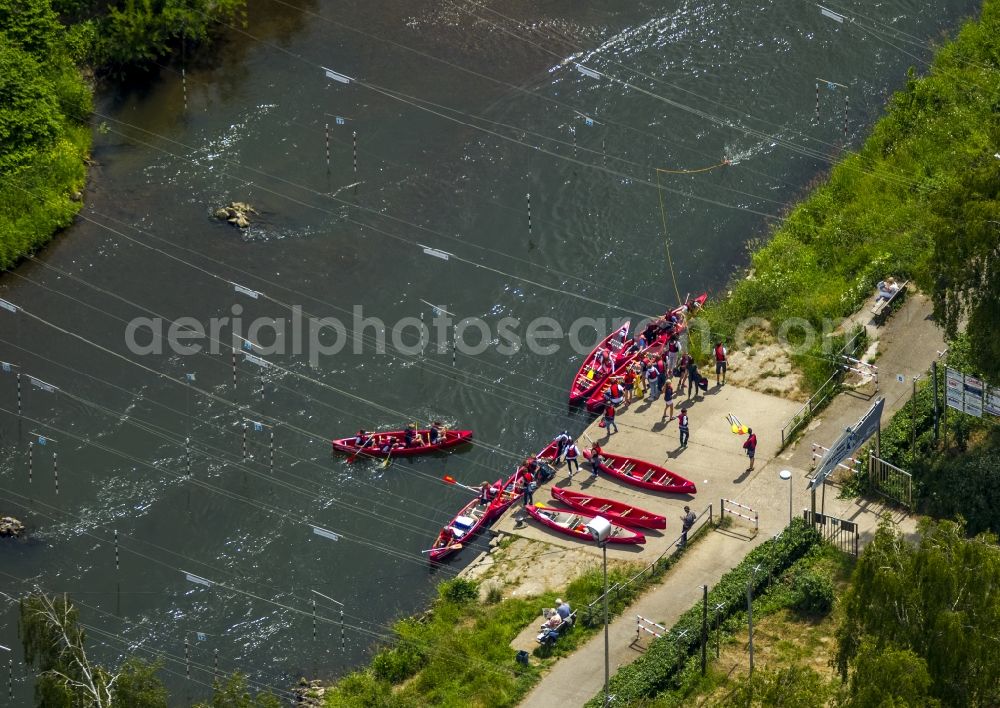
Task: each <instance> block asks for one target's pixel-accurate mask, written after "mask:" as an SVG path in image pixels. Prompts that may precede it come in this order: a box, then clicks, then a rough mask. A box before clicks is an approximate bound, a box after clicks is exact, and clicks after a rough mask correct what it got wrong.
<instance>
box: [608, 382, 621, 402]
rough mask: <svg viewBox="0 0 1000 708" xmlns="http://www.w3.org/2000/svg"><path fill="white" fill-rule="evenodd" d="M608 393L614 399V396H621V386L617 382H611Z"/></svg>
mask: <svg viewBox="0 0 1000 708" xmlns="http://www.w3.org/2000/svg"><path fill="white" fill-rule="evenodd" d="M608 395H609V396H610V397H611V399H612V400H614V399H615V398H621V397H622V395H623V394H622V387H621V386H620V385H618V384H617V383H613V384H611V385H610V386H608Z"/></svg>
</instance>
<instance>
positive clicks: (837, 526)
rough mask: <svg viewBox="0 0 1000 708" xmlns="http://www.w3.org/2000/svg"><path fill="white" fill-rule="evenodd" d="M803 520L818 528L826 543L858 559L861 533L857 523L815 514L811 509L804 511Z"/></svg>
mask: <svg viewBox="0 0 1000 708" xmlns="http://www.w3.org/2000/svg"><path fill="white" fill-rule="evenodd" d="M802 518H803V519H805V520H806V521H807V522H810V521H811V522H812V524H813V526H816V527H817V530H818V531H819V532H820V535H821V536H823V540H824V541H826V542H827V543H829V544H830V545H832V546H834V547H836V548H838V549H839V550H841V551H842V552H844V553H849V554H851V555H852V556H854V557H855V558H857V557H858V546H859V545H860V533H859V531H858V525H857V524H856V523H854V522H853V521H848V520H847V519H838V518H837V517H836V516H830V515H829V514H820V513H819V512H813V511H810V510H809V509H803V511H802Z"/></svg>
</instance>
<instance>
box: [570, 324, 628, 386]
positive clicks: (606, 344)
mask: <svg viewBox="0 0 1000 708" xmlns="http://www.w3.org/2000/svg"><path fill="white" fill-rule="evenodd" d="M631 326H632V322H631V321H629V322H626V323H625V324H623V325H622V326H621V327H619V328H618V329H616V330H615V331H614V332H612V333H611V334H609V335H608V336H607V337H605V338H604V339H602V340H601V341H600V343H599V344H598V345H597V346H596V347H594V349H593V350H592V351H591V352H590V354H588V355H587V357H586V358H585V359H584V360H583V363H582V364H581V365H580V370H579V371H577V372H576V378H574V379H573V384H572V385H571V386H570V387H569V402H570V404H577V403H581V402H582V401H584V400H586V398H587V396H589V395H590V394H591V393H593V391H594V389H595V388H597V387H598V386H600V385H601V384H602V383H603V382H604V381H605V380H606V379H607V378H608V376H610V375H611V371H607V372H605V373H601V372H596V371H595V372H594V377H593V378H588V376H587V372H588V371H590V370H591V369H592V368H593V362H594V355H595V354H596V353H597V350H598V349H601V348H602V347H603V348H610V349H611V350H612V351H613V352H615V359H614V365H615V367H617V366H618V363H619V362H618V359H619V354H618V352H620V351H622V343H623V342H624V341H625V338H626V337H627V336H628V330H629V327H631Z"/></svg>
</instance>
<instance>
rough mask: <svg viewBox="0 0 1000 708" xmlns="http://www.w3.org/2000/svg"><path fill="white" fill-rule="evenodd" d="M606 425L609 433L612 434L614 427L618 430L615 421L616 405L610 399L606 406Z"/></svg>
mask: <svg viewBox="0 0 1000 708" xmlns="http://www.w3.org/2000/svg"><path fill="white" fill-rule="evenodd" d="M604 427H605V428H607V430H608V435H611V429H612V428H614V429H615V430H614V432H616V433H617V432H618V425H617V424H616V423H615V407H614V405H613V404H612V403H611V402H610V401H609V402H608V403H606V404H605V406H604Z"/></svg>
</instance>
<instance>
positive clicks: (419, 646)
mask: <svg viewBox="0 0 1000 708" xmlns="http://www.w3.org/2000/svg"><path fill="white" fill-rule="evenodd" d="M712 528H715V527H714V526H712V525H709V524H705V525H702V526H699V527H698V528H697V530H696V531H695V532H694V533H693V534H692V535H691V537H690V539H689V541H688V546H687V549H684V550H681V549H674V550H672V551H671V552H670V553H669V554H668V555H666V556H665V557H663V558H661V559H660V560H659V561H658V562H657V563H656V564H655V565H654V566H653V567H652V568H646V567H643V566H637V565H634V564H615V565H609V567H608V586H609V587H610V588H615V586H616V585H619V584H620V585H622V587H620V588H618V589H617V590H613V591H611V592H609V593H608V612H609V615H610V616H611V617H612V618H614V617H616V616H618V615H619V614H621V613H622V612H624V611H625V610H626V608H628V606H629V605H631V604H632V602H634V601H635V600H636V599H637V598H638V597H639V596H640V595H641V594H642V593H643V592H645V591H646V590H648V589H650V588H651V587H654V586H655V583H656V582H657V581H658V580H659V579H660V578H662V577H663V575H664V574H665V573H667V572H668V571H669V570H670V568H672V567H673V565H674V564H675V563H676V562H677V561H678V560H679V559H680V558H681V557H682V556H683V555H684V554H685V553H688V552H690V551H691V550H692V549H694V548H696V547H697V545H698V543H699V542H700V541H701V539H702V538H703V537H704V535H705V533H706V532H707V531H708V530H710V529H712ZM640 571H644V572H643V573H642V574H641V576H639V577H638V578H637V577H636V575H637V574H638V573H639V572H640ZM628 581H632V582H628ZM626 583H627V584H626ZM494 588H495V589H494V590H493V591H491V592H489V593H488V594H487V597H486V599H485V601H480V600H479V596H480V593H479V588H478V586H477V584H476V583H474V582H471V581H468V580H464V579H461V578H459V579H455V580H451V581H448V582H445V583H442V584H441V585H439V586H438V597H437V598H436V600H435V601H434V603H433V605H432V607H431V609H430V610H428V611H427V612H426V613H424V614H423V615H421V616H418V617H410V618H406V619H403V620H400V621H399V622H397V623H396V624H395V625H394V626H393V633H394V635H395V638H394V640H393V641H392V642H390V643H388V644H387V645H386V646H385V647H384V648H382V649H381V650H380V651H379V652H378V653H377V654H376V655H375V656H374V657H373V658H372V661H371V662H370V664H369V665H368V666H367V667H365V668H363V669H360V670H358V671H355V672H353V673H351V674H349V675H347V676H345V677H344V678H342V679H341V680H340V681H338V682H337V684H336V685H335V686H334V687H333V688H332V689H330V690H328V691H327V692H326V693H325V695H324V700H325V705H326V706H328V707H329V708H348V706H350V707H351V708H358V707H361V706H371V707H372V708H374V707H375V706H379V707H382V706H391V707H393V708H411V707H412V708H417V707H418V706H420V707H423V706H483V708H487V707H488V708H503V707H504V706H513V705H516V704H517V703H518V702H519V701H520V699H521V698H523V697H524V696H525V695H526V694H527V693H528V691H529V690H530V689H531V688H532V686H534V685H535V683H537V681H538V680H539V678H541V674H542V672H543V671H544V670H545V669H546V668H547V667H548V666H550V665H551V664H552V663H553V662H554V661H555V660H556V659H558V657H560V656H566V655H567V654H570V653H572V652H573V651H574V650H575V649H576V648H577V647H579V646H580V645H581V644H583V643H584V642H586V641H587V640H588V639H590V638H591V637H593V636H594V635H595V634H596V633H598V632H599V631H600V630H601V628H602V627H603V620H604V615H603V605H602V604H601V603H599V602H598V603H596V605H595V607H594V609H593V610H591V609H589V608H588V605H589V604H590V603H592V602H594V601H595V600H597V599H599V598H600V597H601V596H602V594H603V589H604V576H603V571H602V569H601V568H600V567H599V566H596V565H595V566H593V567H591V568H588V569H587V570H585V571H584V572H583V573H581V574H580V575H579V576H578V577H577V578H575V579H574V580H572V581H571V582H570V583H569V584H568V585H567V586H566V588H564V589H563V590H562V591H560V592H559V593H556V592H547V593H544V594H542V595H537V596H534V597H530V598H509V599H502V595H501V592H500V590H499V588H496V586H494ZM557 595H558V596H559V597H561V598H563V599H565V600H566V601H567V602H569V604H570V606H571V607H572V608H573V609H574V610H576V612H577V619H576V623H575V625H574V626H573V627H572V628H571V629H570V630H569V631H568V632H565V633H564V634H563V636H562V637H560V639H559V641H558V642H556V644H555V645H554V646H552V647H541V646H539V647H537V648H536V649H535V650H534V652H533V656H532V659H531V661H530V664H529V665H528V666H524V665H522V664H519V663H517V662H516V661H515V651H514V649H512V648H511V642H513V641H514V639H515V638H517V637H518V635H520V634H521V632H522V631H524V629H525V628H526V627H529V626H537V625H539V624H541V621H542V618H541V611H542V608H545V607H552V606H553V605H554V604H555V600H556V597H557Z"/></svg>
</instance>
